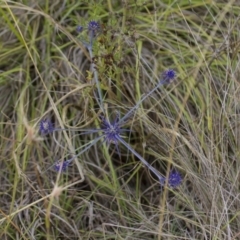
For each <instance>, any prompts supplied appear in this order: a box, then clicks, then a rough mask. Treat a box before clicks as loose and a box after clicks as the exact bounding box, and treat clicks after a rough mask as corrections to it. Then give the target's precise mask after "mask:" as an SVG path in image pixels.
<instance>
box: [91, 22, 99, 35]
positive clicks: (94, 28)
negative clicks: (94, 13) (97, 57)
mask: <svg viewBox="0 0 240 240" xmlns="http://www.w3.org/2000/svg"><path fill="white" fill-rule="evenodd" d="M99 30H100V24H99V23H98V22H96V21H94V20H92V21H90V22H89V23H88V31H92V32H94V33H96V32H97V31H99Z"/></svg>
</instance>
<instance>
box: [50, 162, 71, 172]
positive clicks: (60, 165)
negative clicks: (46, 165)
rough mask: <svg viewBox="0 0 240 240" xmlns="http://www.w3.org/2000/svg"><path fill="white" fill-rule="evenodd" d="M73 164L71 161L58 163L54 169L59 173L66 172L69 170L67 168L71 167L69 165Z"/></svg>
mask: <svg viewBox="0 0 240 240" xmlns="http://www.w3.org/2000/svg"><path fill="white" fill-rule="evenodd" d="M70 163H71V161H68V160H66V161H61V160H59V161H57V163H56V164H55V165H54V169H55V171H57V172H64V171H66V170H67V167H68V166H69V164H70Z"/></svg>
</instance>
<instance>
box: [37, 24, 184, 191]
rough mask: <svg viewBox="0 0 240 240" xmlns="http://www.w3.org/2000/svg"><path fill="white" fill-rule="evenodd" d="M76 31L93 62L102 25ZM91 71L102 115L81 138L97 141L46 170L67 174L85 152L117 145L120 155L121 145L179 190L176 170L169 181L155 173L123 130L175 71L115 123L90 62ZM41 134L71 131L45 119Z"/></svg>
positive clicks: (172, 76) (93, 25) (166, 72)
mask: <svg viewBox="0 0 240 240" xmlns="http://www.w3.org/2000/svg"><path fill="white" fill-rule="evenodd" d="M77 31H78V33H83V32H84V31H86V32H87V36H88V41H86V40H85V39H84V40H83V39H81V41H82V43H83V44H84V45H85V47H86V48H87V49H88V51H89V55H90V57H91V59H93V58H94V54H93V46H94V41H95V40H96V38H97V36H98V35H99V34H101V27H100V24H99V23H98V22H97V21H90V22H89V23H88V25H87V26H86V27H83V26H78V27H77ZM90 70H91V72H92V75H93V83H94V84H95V85H96V88H97V91H96V92H94V97H95V100H96V102H97V104H98V105H99V107H100V109H101V111H102V114H101V116H100V117H99V119H100V127H99V128H95V129H85V130H84V129H83V131H82V132H81V133H80V134H79V135H85V134H95V135H96V138H95V139H94V140H93V141H91V142H90V143H88V144H86V145H84V148H83V149H81V150H80V151H79V152H78V153H77V154H76V155H74V156H71V157H70V158H69V157H68V156H67V157H66V158H64V159H68V160H61V161H57V162H55V163H54V164H53V165H52V166H50V167H49V168H47V170H49V169H51V168H53V169H54V170H55V171H57V172H63V171H66V170H67V168H68V166H69V165H70V164H71V163H72V162H73V160H74V159H76V158H77V157H79V156H80V155H82V154H83V153H84V152H86V151H87V150H89V149H90V148H91V147H92V146H93V145H95V144H102V143H104V142H105V143H106V144H107V145H108V146H109V145H110V144H114V145H115V146H116V149H117V152H118V154H119V155H120V151H119V147H118V145H119V144H122V145H123V146H124V147H126V148H127V149H128V150H129V151H130V152H131V153H132V154H134V155H135V156H136V157H137V158H138V159H139V160H140V161H141V162H142V164H143V165H144V166H146V167H147V168H148V169H149V171H151V172H152V173H153V174H154V175H155V176H156V177H157V178H158V181H159V183H160V185H161V186H164V185H165V182H166V180H167V183H168V185H169V186H170V187H172V188H175V187H177V186H179V185H180V184H181V182H182V177H181V175H180V173H179V172H178V171H177V170H176V169H172V170H171V171H170V173H169V175H168V179H166V177H164V176H162V175H161V174H160V173H159V171H158V170H157V169H155V168H154V167H153V166H152V165H150V164H149V163H148V162H147V160H145V159H144V158H143V157H142V156H141V155H140V154H139V153H138V152H137V151H135V150H134V149H133V148H132V147H131V145H130V144H129V143H127V142H126V141H125V140H124V139H123V137H122V136H123V135H124V134H125V133H127V132H129V131H130V130H128V129H126V128H124V125H125V124H126V122H127V120H129V118H131V116H132V115H133V113H134V112H135V111H136V110H137V109H138V108H139V107H140V105H141V103H142V102H143V101H144V100H145V99H146V98H148V97H149V96H151V95H152V93H153V92H154V91H156V90H157V89H158V88H160V87H162V86H164V85H167V84H171V83H172V82H173V80H174V79H175V77H176V73H175V71H174V70H172V69H168V70H166V71H164V72H163V73H162V74H161V79H159V80H158V83H157V84H156V86H155V87H154V88H153V89H152V90H151V91H149V92H148V93H147V94H145V96H144V97H142V98H141V99H140V100H139V101H138V102H137V103H136V105H135V106H133V107H132V108H131V109H130V110H129V111H128V112H127V113H125V115H124V116H122V117H120V114H119V113H118V112H117V114H116V116H115V119H113V120H110V119H109V118H108V117H107V114H106V112H105V109H104V106H103V105H104V99H103V94H102V90H101V87H100V83H99V79H98V70H97V68H96V66H95V63H94V61H92V62H91V69H90ZM39 130H40V133H41V134H42V135H46V134H52V133H53V132H56V131H65V130H68V131H69V130H70V129H61V128H55V127H54V126H53V124H52V122H51V121H49V120H47V119H43V120H41V121H40V129H39ZM70 131H77V130H73V129H71V130H70Z"/></svg>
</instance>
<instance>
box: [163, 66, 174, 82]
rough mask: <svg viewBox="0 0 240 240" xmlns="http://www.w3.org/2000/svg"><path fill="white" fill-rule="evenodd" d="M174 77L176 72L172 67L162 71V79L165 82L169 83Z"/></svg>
mask: <svg viewBox="0 0 240 240" xmlns="http://www.w3.org/2000/svg"><path fill="white" fill-rule="evenodd" d="M175 77H176V72H175V71H174V70H173V69H167V70H166V71H164V72H163V81H164V82H165V83H166V84H169V83H171V82H172V81H173V80H174V79H175Z"/></svg>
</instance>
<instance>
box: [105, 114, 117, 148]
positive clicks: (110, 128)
mask: <svg viewBox="0 0 240 240" xmlns="http://www.w3.org/2000/svg"><path fill="white" fill-rule="evenodd" d="M100 119H101V129H102V131H103V135H104V138H105V141H106V142H107V143H108V144H110V143H114V144H117V143H118V138H119V137H120V132H121V128H120V126H119V124H118V121H119V115H117V117H116V119H115V120H114V121H113V123H111V122H109V121H108V120H107V119H106V118H104V117H103V116H101V117H100Z"/></svg>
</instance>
